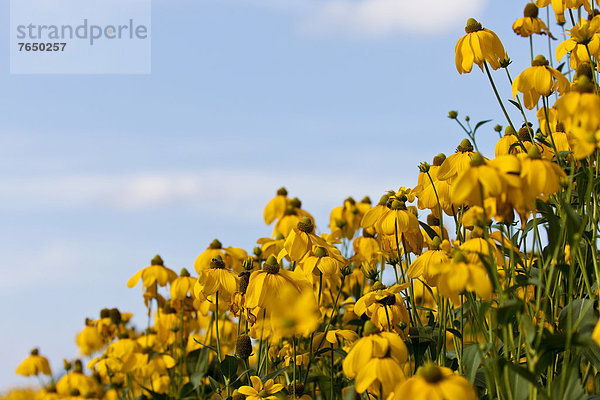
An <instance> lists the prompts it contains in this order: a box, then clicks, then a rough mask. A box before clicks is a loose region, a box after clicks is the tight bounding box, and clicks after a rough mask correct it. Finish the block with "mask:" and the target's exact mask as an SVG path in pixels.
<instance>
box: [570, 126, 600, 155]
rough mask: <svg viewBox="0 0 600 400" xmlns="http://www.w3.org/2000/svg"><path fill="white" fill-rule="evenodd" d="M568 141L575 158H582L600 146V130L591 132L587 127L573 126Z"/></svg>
mask: <svg viewBox="0 0 600 400" xmlns="http://www.w3.org/2000/svg"><path fill="white" fill-rule="evenodd" d="M568 141H569V144H570V146H571V147H572V149H573V155H574V156H575V158H576V159H578V160H581V159H582V158H586V157H587V156H589V155H591V154H593V153H594V151H595V150H596V149H598V148H600V130H596V131H595V132H589V131H587V130H585V129H581V128H573V130H572V131H571V134H570V135H569V136H568Z"/></svg>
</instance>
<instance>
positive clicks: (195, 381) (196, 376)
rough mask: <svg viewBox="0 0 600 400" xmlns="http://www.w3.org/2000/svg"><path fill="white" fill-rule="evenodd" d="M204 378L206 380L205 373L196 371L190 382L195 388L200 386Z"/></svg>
mask: <svg viewBox="0 0 600 400" xmlns="http://www.w3.org/2000/svg"><path fill="white" fill-rule="evenodd" d="M202 378H204V371H196V372H194V373H193V374H191V375H190V382H191V383H192V385H194V388H197V387H198V386H200V383H202Z"/></svg>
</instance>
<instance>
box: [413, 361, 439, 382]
mask: <svg viewBox="0 0 600 400" xmlns="http://www.w3.org/2000/svg"><path fill="white" fill-rule="evenodd" d="M419 375H421V376H422V377H423V378H424V379H425V380H426V381H427V382H429V383H437V382H439V381H441V380H442V379H443V378H444V375H443V374H442V370H441V369H440V368H439V367H438V366H437V365H434V364H427V365H424V366H422V367H421V368H420V369H419Z"/></svg>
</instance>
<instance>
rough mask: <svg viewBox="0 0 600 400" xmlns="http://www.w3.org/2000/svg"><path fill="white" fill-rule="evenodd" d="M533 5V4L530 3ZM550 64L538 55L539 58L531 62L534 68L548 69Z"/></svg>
mask: <svg viewBox="0 0 600 400" xmlns="http://www.w3.org/2000/svg"><path fill="white" fill-rule="evenodd" d="M530 4H531V3H530ZM531 5H532V6H534V7H535V5H534V4H531ZM549 64H550V63H549V62H548V60H546V57H544V56H543V55H541V54H540V55H538V56H537V57H535V58H534V59H533V61H532V62H531V66H532V67H547V66H548V65H549Z"/></svg>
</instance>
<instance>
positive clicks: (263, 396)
mask: <svg viewBox="0 0 600 400" xmlns="http://www.w3.org/2000/svg"><path fill="white" fill-rule="evenodd" d="M250 381H251V382H252V386H242V387H240V388H239V389H238V393H240V394H243V395H244V396H246V400H276V399H277V396H274V394H275V393H278V392H281V391H282V390H283V387H284V386H283V385H282V384H281V383H274V381H273V379H269V380H268V381H266V382H265V383H264V385H263V383H262V381H261V380H260V378H259V377H258V376H251V377H250Z"/></svg>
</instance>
